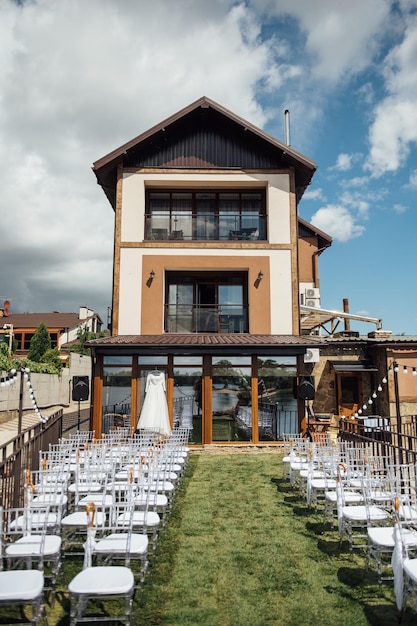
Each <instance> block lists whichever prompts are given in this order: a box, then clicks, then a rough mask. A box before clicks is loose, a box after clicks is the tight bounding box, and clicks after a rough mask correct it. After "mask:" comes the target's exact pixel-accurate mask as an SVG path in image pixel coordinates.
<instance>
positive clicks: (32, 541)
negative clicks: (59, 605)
mask: <svg viewBox="0 0 417 626" xmlns="http://www.w3.org/2000/svg"><path fill="white" fill-rule="evenodd" d="M4 518H5V524H4V543H5V545H4V553H3V558H4V559H5V561H6V563H7V566H8V569H13V570H18V569H19V570H20V569H26V568H27V567H28V565H29V566H30V567H32V565H33V564H36V566H37V568H38V569H39V571H41V572H43V573H44V575H47V576H48V578H50V589H51V590H52V591H53V590H54V587H55V583H56V579H57V576H58V573H59V570H60V566H61V537H60V536H59V535H56V534H50V533H49V532H48V530H49V529H48V520H49V519H50V513H49V508H48V507H37V508H34V509H32V508H29V507H23V508H11V509H7V510H5V511H4Z"/></svg>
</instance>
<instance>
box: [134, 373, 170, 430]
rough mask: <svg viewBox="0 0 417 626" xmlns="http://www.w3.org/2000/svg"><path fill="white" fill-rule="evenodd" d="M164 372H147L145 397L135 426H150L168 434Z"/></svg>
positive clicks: (168, 424)
mask: <svg viewBox="0 0 417 626" xmlns="http://www.w3.org/2000/svg"><path fill="white" fill-rule="evenodd" d="M165 391H166V387H165V374H164V373H163V372H156V371H154V372H149V374H148V377H147V379H146V388H145V399H144V401H143V405H142V410H141V413H140V417H139V421H138V425H137V428H138V429H139V428H152V429H154V430H156V431H158V432H160V433H161V434H162V435H169V434H170V432H171V426H170V423H169V415H168V405H167V399H166V395H165Z"/></svg>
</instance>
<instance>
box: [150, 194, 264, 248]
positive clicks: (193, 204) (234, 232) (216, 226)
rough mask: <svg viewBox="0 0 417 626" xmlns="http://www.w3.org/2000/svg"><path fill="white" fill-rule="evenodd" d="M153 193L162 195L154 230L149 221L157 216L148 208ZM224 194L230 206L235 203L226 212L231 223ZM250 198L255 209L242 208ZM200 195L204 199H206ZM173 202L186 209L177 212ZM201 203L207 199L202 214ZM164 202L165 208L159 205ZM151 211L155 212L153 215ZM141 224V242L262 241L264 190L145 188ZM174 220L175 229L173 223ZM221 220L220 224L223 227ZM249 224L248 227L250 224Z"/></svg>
mask: <svg viewBox="0 0 417 626" xmlns="http://www.w3.org/2000/svg"><path fill="white" fill-rule="evenodd" d="M157 194H158V195H160V196H165V198H162V197H161V208H160V209H159V212H160V214H159V218H160V222H159V224H158V228H152V219H153V218H154V219H156V218H157V213H158V208H157V207H155V208H154V209H152V206H151V204H152V200H153V198H152V196H156V195H157ZM228 195H229V196H230V199H229V203H230V204H233V203H237V204H236V207H235V208H231V209H230V215H229V220H233V222H234V223H233V224H232V223H231V221H230V222H229V220H228V219H227V216H228V211H227V196H228ZM251 195H253V196H254V199H253V201H255V202H256V201H257V202H259V208H258V210H256V209H253V210H250V209H249V208H247V207H246V208H245V203H247V202H249V201H250V196H251ZM176 196H178V197H176ZM180 196H183V198H182V199H181V198H180ZM185 196H188V198H185ZM203 196H207V198H204V197H203ZM232 196H233V197H232ZM256 197H257V198H256ZM155 200H156V198H155ZM177 200H178V201H183V202H184V203H185V204H186V203H187V201H188V207H186V208H184V209H181V208H180V207H179V206H178V205H177V204H176V201H177ZM205 200H207V201H210V200H211V206H210V207H209V209H210V210H209V209H207V210H206V211H205V212H204V211H201V204H200V203H202V202H204V201H205ZM164 202H165V203H166V204H165V207H164V206H163V203H164ZM222 203H224V204H222ZM182 210H183V211H184V218H183V219H184V220H185V222H184V223H185V224H186V225H187V222H186V220H187V219H189V220H191V222H190V224H189V228H188V229H184V228H180V226H181V211H182ZM153 211H155V215H154V213H153ZM185 214H186V215H185ZM201 220H203V222H205V223H206V228H204V227H203V231H204V232H202V226H201V224H202V221H201ZM144 221H145V223H144V233H145V235H144V236H145V241H150V240H166V239H169V240H183V239H184V240H188V241H207V240H209V241H235V240H247V241H266V240H267V219H266V189H265V188H264V187H250V188H241V187H240V188H224V189H222V188H209V189H204V190H202V189H198V188H197V189H190V188H184V189H178V188H164V187H162V188H154V187H149V188H147V189H146V190H145V215H144ZM178 221H179V226H178V224H177V222H178ZM222 221H223V222H224V223H223V225H222ZM250 222H252V225H250ZM253 222H256V224H253ZM161 225H163V227H162V226H161ZM232 226H233V227H232ZM184 231H185V232H184Z"/></svg>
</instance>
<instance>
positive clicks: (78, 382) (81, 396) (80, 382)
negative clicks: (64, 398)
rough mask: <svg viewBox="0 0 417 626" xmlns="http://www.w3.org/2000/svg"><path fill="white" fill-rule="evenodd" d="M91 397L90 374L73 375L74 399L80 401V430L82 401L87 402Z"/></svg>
mask: <svg viewBox="0 0 417 626" xmlns="http://www.w3.org/2000/svg"><path fill="white" fill-rule="evenodd" d="M89 397H90V385H89V379H88V376H73V377H72V400H73V402H78V430H80V422H81V408H80V402H85V401H86V400H88V398H89Z"/></svg>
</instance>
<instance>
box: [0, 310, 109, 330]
mask: <svg viewBox="0 0 417 626" xmlns="http://www.w3.org/2000/svg"><path fill="white" fill-rule="evenodd" d="M96 315H97V314H96ZM88 319H89V318H88ZM86 321H87V320H86V319H83V320H81V319H80V316H79V314H78V313H56V312H55V313H9V315H7V316H5V317H2V318H0V324H1V325H3V324H13V326H14V328H15V329H16V330H17V329H19V328H38V326H39V324H41V323H42V322H43V323H44V324H45V326H46V327H47V328H75V327H76V326H79V325H80V324H82V323H84V322H86Z"/></svg>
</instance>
